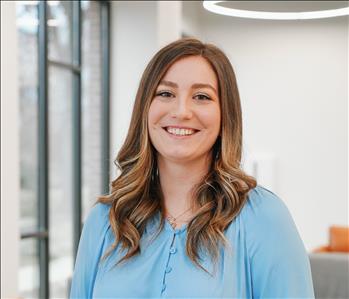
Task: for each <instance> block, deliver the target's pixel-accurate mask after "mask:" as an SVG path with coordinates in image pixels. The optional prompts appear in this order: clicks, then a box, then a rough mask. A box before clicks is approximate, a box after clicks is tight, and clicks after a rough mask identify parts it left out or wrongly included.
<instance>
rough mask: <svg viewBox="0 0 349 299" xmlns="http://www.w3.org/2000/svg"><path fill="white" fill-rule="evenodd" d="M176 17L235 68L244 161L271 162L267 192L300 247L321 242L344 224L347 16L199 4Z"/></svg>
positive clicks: (345, 194)
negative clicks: (286, 16) (232, 10)
mask: <svg viewBox="0 0 349 299" xmlns="http://www.w3.org/2000/svg"><path fill="white" fill-rule="evenodd" d="M183 14H184V22H183V26H184V30H185V31H186V32H187V33H190V31H192V32H193V34H195V35H197V36H198V37H199V38H201V39H203V40H204V41H205V42H212V43H214V44H216V45H218V46H219V47H221V48H222V49H223V50H224V51H225V52H226V54H227V55H228V57H229V58H230V60H231V62H232V64H233V66H234V68H235V72H236V76H237V80H238V86H239V90H240V96H241V101H242V106H243V117H244V139H245V142H244V143H245V158H246V159H247V160H248V159H249V157H252V156H258V155H271V156H274V157H275V172H274V178H275V180H274V182H273V184H272V185H273V191H275V192H276V193H277V194H278V195H279V196H280V197H281V198H282V199H283V200H284V201H285V203H286V204H287V206H288V207H289V209H290V211H291V213H292V215H293V217H294V220H295V222H296V225H297V227H298V229H299V231H300V233H301V236H302V238H303V241H304V242H305V245H306V247H307V248H308V249H312V248H314V247H316V246H319V245H322V244H325V243H327V237H328V236H327V230H328V227H329V226H330V225H334V224H338V225H348V202H347V200H348V185H347V183H348V173H347V167H348V158H347V152H348V142H347V141H348V139H347V138H348V123H347V117H348V18H347V17H340V18H331V19H322V20H308V21H262V20H249V19H239V18H233V17H227V16H219V15H216V14H213V13H210V12H207V11H206V10H204V9H203V8H202V6H201V4H200V3H199V2H196V3H193V2H191V3H187V2H185V3H184V5H183ZM193 20H196V21H194V22H193ZM198 28H199V30H198Z"/></svg>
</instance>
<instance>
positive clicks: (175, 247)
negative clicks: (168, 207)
mask: <svg viewBox="0 0 349 299" xmlns="http://www.w3.org/2000/svg"><path fill="white" fill-rule="evenodd" d="M109 208H110V206H109V205H103V204H100V203H99V204H97V205H95V206H94V207H93V208H92V210H91V212H90V214H89V216H88V218H87V220H86V222H85V224H84V227H83V231H82V235H81V239H80V244H79V249H78V254H77V259H76V263H75V270H74V274H73V279H72V285H71V293H70V298H163V297H169V298H171V297H172V298H314V291H313V284H312V277H311V269H310V263H309V259H308V255H307V252H306V250H305V248H304V245H303V243H302V240H301V238H300V236H299V233H298V231H297V229H296V226H295V223H294V221H293V219H292V217H291V215H290V213H289V211H288V209H287V207H286V206H285V204H284V203H283V201H282V200H281V199H280V198H279V197H277V196H276V195H275V194H274V193H272V192H271V191H269V190H267V189H265V188H263V187H261V186H257V187H256V188H254V189H252V190H251V191H250V192H249V195H248V201H247V202H246V203H245V205H244V207H243V208H242V210H241V211H240V213H239V215H238V216H237V217H236V218H235V219H234V221H232V222H231V223H230V225H229V226H228V228H227V229H226V230H225V236H226V237H227V239H228V240H229V244H230V245H231V249H229V248H226V249H223V247H222V246H221V248H220V252H221V256H220V260H219V264H218V265H219V267H218V268H217V271H216V272H215V274H214V275H213V276H210V275H209V274H208V273H206V272H204V271H203V270H202V269H200V268H198V267H197V266H196V265H194V264H193V263H192V261H191V260H190V259H189V258H188V256H187V255H186V251H185V244H186V235H187V225H184V226H182V227H181V228H179V229H173V228H172V226H171V225H170V224H169V222H167V221H166V222H165V226H164V229H163V230H162V231H161V233H160V234H159V235H158V237H157V238H155V239H154V238H153V241H152V242H150V241H151V237H153V236H154V234H155V232H156V229H157V228H158V225H159V224H160V213H158V214H157V215H156V216H155V217H153V219H152V220H151V221H149V223H148V225H147V227H146V230H145V233H144V235H143V237H142V239H141V245H140V247H141V254H140V255H138V256H136V257H133V258H131V260H128V261H127V262H126V263H125V264H123V263H121V264H119V265H118V266H117V267H113V266H114V265H115V263H116V262H117V261H118V260H119V259H120V257H121V256H123V255H124V254H125V252H126V250H125V251H121V246H120V247H119V246H118V247H117V250H116V251H114V253H113V254H112V255H111V256H110V257H109V258H108V259H107V260H106V261H105V262H104V263H99V259H100V257H101V256H102V255H103V254H104V253H105V252H106V250H107V248H109V246H110V245H111V244H112V243H113V241H114V235H113V233H112V230H111V228H110V225H109V220H108V212H109ZM201 265H203V267H204V268H205V269H207V270H208V271H209V272H212V271H213V269H214V268H213V264H212V262H211V260H210V258H205V257H204V259H203V261H201Z"/></svg>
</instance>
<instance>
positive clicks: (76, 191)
mask: <svg viewBox="0 0 349 299" xmlns="http://www.w3.org/2000/svg"><path fill="white" fill-rule="evenodd" d="M72 25H73V26H72V29H73V32H72V51H73V65H74V66H77V67H78V68H79V71H75V72H73V103H72V105H73V107H72V108H73V109H72V111H73V120H72V121H73V134H72V136H73V142H72V144H73V256H74V259H75V257H76V253H77V249H78V245H79V239H80V233H81V228H82V219H81V214H82V213H81V206H82V203H81V201H82V196H81V193H82V192H81V188H82V168H81V160H82V146H81V144H82V142H81V137H82V134H81V3H80V1H73V22H72Z"/></svg>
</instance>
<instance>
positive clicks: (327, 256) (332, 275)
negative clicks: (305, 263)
mask: <svg viewBox="0 0 349 299" xmlns="http://www.w3.org/2000/svg"><path fill="white" fill-rule="evenodd" d="M309 260H310V265H311V272H312V276H313V284H314V292H315V298H316V299H339V298H340V299H348V298H349V254H348V253H337V252H336V253H310V254H309Z"/></svg>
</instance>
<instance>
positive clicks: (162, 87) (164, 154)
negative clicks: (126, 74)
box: [148, 56, 221, 162]
mask: <svg viewBox="0 0 349 299" xmlns="http://www.w3.org/2000/svg"><path fill="white" fill-rule="evenodd" d="M220 123H221V111H220V106H219V97H218V82H217V78H216V75H215V72H214V71H213V69H212V67H211V66H210V64H209V62H208V61H206V60H205V59H204V58H203V57H201V56H189V57H185V58H181V59H180V60H178V61H176V62H175V63H174V64H173V65H172V66H171V67H170V68H169V69H168V71H167V73H166V74H165V76H164V77H163V78H162V80H161V82H160V84H159V85H158V87H157V89H156V93H155V97H154V98H153V101H152V103H151V105H150V108H149V113H148V129H149V135H150V139H151V142H152V144H153V146H154V147H155V149H156V150H157V152H158V154H159V155H160V157H161V158H164V159H167V160H171V161H174V162H189V161H192V160H195V159H199V158H202V157H204V156H206V157H207V155H208V154H210V151H211V149H212V146H213V145H214V143H215V141H216V139H217V137H218V135H219V132H220ZM181 128H182V129H181Z"/></svg>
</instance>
